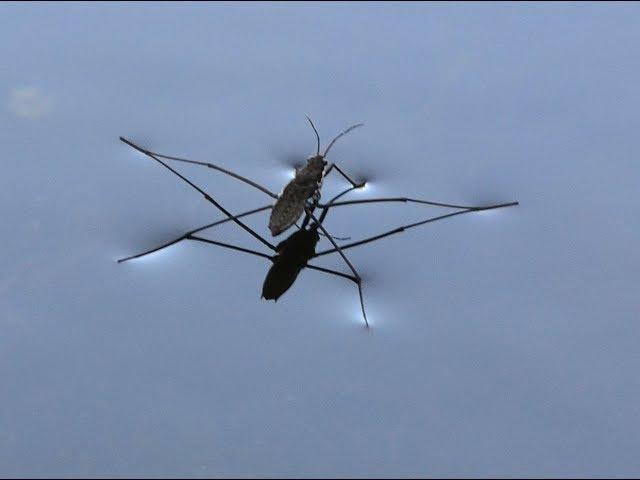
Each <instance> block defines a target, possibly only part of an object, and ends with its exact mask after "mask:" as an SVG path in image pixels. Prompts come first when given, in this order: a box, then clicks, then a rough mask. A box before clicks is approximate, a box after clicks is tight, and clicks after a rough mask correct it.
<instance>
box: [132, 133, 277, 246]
mask: <svg viewBox="0 0 640 480" xmlns="http://www.w3.org/2000/svg"><path fill="white" fill-rule="evenodd" d="M120 140H121V141H122V142H124V143H126V144H127V145H129V146H130V147H132V148H135V149H136V150H138V151H139V152H141V153H144V154H145V155H146V156H148V157H150V158H152V159H153V160H155V161H156V162H158V163H159V164H160V165H162V166H163V167H165V168H166V169H167V170H169V171H170V172H172V173H173V174H174V175H176V176H178V177H179V178H180V179H182V180H183V181H184V182H186V183H187V184H189V185H190V186H191V187H192V188H194V189H195V190H197V191H198V192H200V194H202V196H204V198H205V199H206V200H207V201H208V202H210V203H212V204H213V205H214V206H215V207H216V208H217V209H218V210H220V211H221V212H222V213H224V214H225V215H226V216H227V217H229V219H230V220H232V221H233V222H235V223H236V224H238V225H239V226H240V227H242V228H243V229H244V230H246V231H247V232H249V234H250V235H251V236H253V237H254V238H255V239H257V240H258V241H259V242H261V243H262V244H264V245H266V246H267V247H269V248H270V249H271V250H273V251H274V252H275V250H276V247H275V246H274V245H272V244H271V243H269V242H268V241H267V240H265V239H264V238H263V237H261V236H260V235H259V234H258V233H256V232H255V231H254V230H253V229H251V228H250V227H248V226H247V225H245V224H244V223H243V222H241V221H240V220H238V219H237V218H235V217H234V216H233V215H231V213H229V211H228V210H227V209H226V208H224V207H223V206H222V205H220V204H219V203H218V202H216V201H215V200H214V199H213V198H212V197H211V196H210V195H209V194H208V193H207V192H205V191H204V190H202V189H201V188H200V187H198V186H197V185H196V184H195V183H193V182H192V181H191V180H189V179H188V178H186V177H185V176H183V175H181V174H180V173H178V172H177V171H175V170H174V169H173V168H171V167H170V166H169V165H167V164H166V163H164V162H163V161H162V160H160V159H159V158H158V157H156V156H155V155H154V154H153V153H152V152H149V151H148V150H145V149H144V148H142V147H139V146H138V145H136V144H134V143H133V142H130V141H129V140H127V139H126V138H124V137H120Z"/></svg>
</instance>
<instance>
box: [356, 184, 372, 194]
mask: <svg viewBox="0 0 640 480" xmlns="http://www.w3.org/2000/svg"><path fill="white" fill-rule="evenodd" d="M372 190H374V187H373V185H371V182H367V183H365V184H364V187H362V188H358V189H357V190H356V191H358V192H360V193H365V192H366V193H371V191H372Z"/></svg>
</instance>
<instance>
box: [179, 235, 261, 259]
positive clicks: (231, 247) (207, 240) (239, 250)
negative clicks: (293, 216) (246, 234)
mask: <svg viewBox="0 0 640 480" xmlns="http://www.w3.org/2000/svg"><path fill="white" fill-rule="evenodd" d="M186 240H195V241H198V242H204V243H209V244H211V245H218V246H219V247H225V248H230V249H231V250H236V251H238V252H244V253H250V254H251V255H256V256H258V257H262V258H266V259H268V260H271V259H272V257H271V255H267V254H266V253H262V252H258V251H256V250H251V249H249V248H244V247H238V246H236V245H231V244H230V243H224V242H218V241H216V240H210V239H208V238H203V237H197V236H195V235H188V236H187V237H186Z"/></svg>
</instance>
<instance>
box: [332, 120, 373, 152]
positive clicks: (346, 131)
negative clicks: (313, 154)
mask: <svg viewBox="0 0 640 480" xmlns="http://www.w3.org/2000/svg"><path fill="white" fill-rule="evenodd" d="M363 125H364V123H357V124H355V125H351V126H350V127H349V128H347V129H346V130H344V131H343V132H342V133H340V134H339V135H338V136H337V137H336V138H334V139H333V140H331V143H330V144H329V146H328V147H327V149H326V150H325V151H324V153H323V154H322V156H323V157H326V156H327V154H328V153H329V150H331V147H333V144H334V143H336V141H337V140H338V139H339V138H341V137H344V136H345V135H346V134H347V133H349V132H350V131H351V130H355V129H356V128H358V127H362V126H363Z"/></svg>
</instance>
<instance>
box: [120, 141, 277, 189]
mask: <svg viewBox="0 0 640 480" xmlns="http://www.w3.org/2000/svg"><path fill="white" fill-rule="evenodd" d="M120 140H122V141H123V142H125V143H127V144H129V145H131V143H130V142H128V141H125V140H123V138H122V137H120ZM131 146H133V145H131ZM134 148H135V147H134ZM139 150H140V149H139ZM141 151H142V150H141ZM143 153H150V154H152V155H155V156H156V157H160V158H164V159H166V160H173V161H175V162H184V163H191V164H193V165H202V166H205V167H208V168H211V169H213V170H217V171H219V172H222V173H224V174H226V175H229V176H230V177H233V178H235V179H236V180H240V181H241V182H244V183H246V184H248V185H251V186H252V187H254V188H257V189H258V190H260V191H261V192H264V193H266V194H267V195H269V196H270V197H271V198H276V199H277V198H278V195H276V194H275V193H273V192H272V191H270V190H269V189H268V188H266V187H263V186H262V185H260V184H259V183H256V182H254V181H253V180H249V179H248V178H246V177H243V176H242V175H238V174H237V173H234V172H232V171H231V170H227V169H226V168H222V167H219V166H218V165H215V164H213V163H209V162H200V161H197V160H189V159H188V158H181V157H172V156H169V155H163V154H161V153H157V152H152V151H150V150H145V151H144V152H143Z"/></svg>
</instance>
